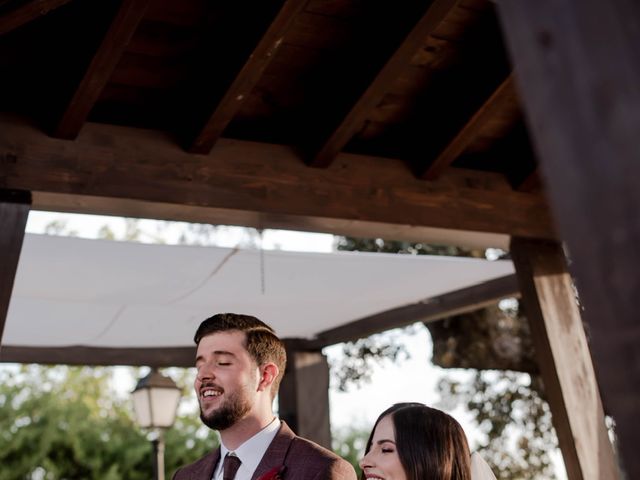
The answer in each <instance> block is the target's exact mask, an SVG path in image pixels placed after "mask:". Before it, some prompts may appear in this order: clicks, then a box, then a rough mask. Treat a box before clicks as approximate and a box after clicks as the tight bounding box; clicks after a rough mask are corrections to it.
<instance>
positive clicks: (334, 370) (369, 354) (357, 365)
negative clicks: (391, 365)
mask: <svg viewBox="0 0 640 480" xmlns="http://www.w3.org/2000/svg"><path fill="white" fill-rule="evenodd" d="M408 357H409V352H408V351H407V349H406V348H405V346H404V345H402V344H400V343H398V342H397V340H396V338H395V337H394V336H393V335H391V334H389V333H386V334H381V335H372V336H370V337H368V338H363V339H360V340H357V341H355V342H347V343H345V344H343V346H342V359H341V361H340V362H339V363H336V364H332V365H331V374H332V375H333V377H334V378H335V379H336V381H337V386H338V390H340V391H341V392H346V391H348V390H349V388H350V387H354V386H355V387H357V386H359V385H361V384H362V383H364V382H369V381H371V373H372V370H373V365H374V364H383V363H385V362H396V361H402V360H404V359H406V358H408Z"/></svg>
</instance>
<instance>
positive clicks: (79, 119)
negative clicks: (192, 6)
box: [53, 0, 150, 139]
mask: <svg viewBox="0 0 640 480" xmlns="http://www.w3.org/2000/svg"><path fill="white" fill-rule="evenodd" d="M149 1H150V0H123V1H122V4H121V6H120V8H119V10H118V12H117V13H116V16H115V18H114V19H113V21H112V23H111V25H110V26H109V29H108V30H107V33H106V35H105V37H104V39H103V40H102V43H101V44H100V47H99V48H98V50H97V52H96V53H95V55H94V56H93V58H92V59H91V62H90V64H89V66H88V68H87V70H86V71H85V72H84V75H83V76H82V79H81V80H80V82H79V84H78V87H77V88H76V89H75V91H74V93H73V95H72V97H71V100H70V101H69V103H68V104H67V105H66V108H65V110H64V113H63V114H62V116H61V118H60V121H59V122H58V124H57V126H56V127H55V129H54V132H53V134H54V136H56V137H59V138H69V139H73V138H76V136H77V135H78V133H79V132H80V129H81V128H82V125H83V124H84V122H85V120H86V119H87V117H88V116H89V112H90V111H91V109H92V108H93V106H94V104H95V102H96V100H97V99H98V97H99V96H100V93H101V92H102V90H103V89H104V87H105V85H106V84H107V82H108V81H109V78H110V77H111V74H112V73H113V71H114V69H115V67H116V65H117V63H118V61H119V60H120V58H121V57H122V54H123V52H124V50H125V48H126V46H127V44H128V43H129V40H130V39H131V37H132V36H133V33H134V32H135V30H136V28H137V27H138V24H139V23H140V20H141V19H142V16H143V15H144V13H145V11H146V9H147V6H148V5H149Z"/></svg>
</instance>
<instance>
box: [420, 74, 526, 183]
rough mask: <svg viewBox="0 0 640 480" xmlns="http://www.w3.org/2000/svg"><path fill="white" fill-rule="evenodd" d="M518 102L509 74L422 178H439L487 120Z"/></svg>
mask: <svg viewBox="0 0 640 480" xmlns="http://www.w3.org/2000/svg"><path fill="white" fill-rule="evenodd" d="M516 102H517V100H516V92H515V88H514V85H513V78H512V76H511V75H509V76H508V77H507V78H506V79H505V81H504V82H502V83H501V84H500V86H499V87H498V88H497V89H496V91H495V92H494V93H493V94H492V95H491V97H489V99H488V100H487V101H486V102H485V103H484V104H483V105H482V106H481V107H480V109H479V110H478V111H477V112H476V113H475V114H474V115H473V116H472V117H471V118H470V119H469V121H468V122H467V123H466V124H465V125H464V127H462V129H461V130H460V131H459V132H458V134H457V135H456V136H455V137H454V138H453V139H452V140H451V142H450V143H449V144H448V145H447V146H446V147H445V148H444V149H443V150H442V152H440V154H439V155H438V156H437V157H436V158H435V160H434V161H433V162H432V163H431V164H430V165H429V167H428V168H427V169H426V170H425V171H424V173H423V174H422V178H424V179H425V180H434V179H436V178H438V176H439V175H440V174H441V173H442V172H443V171H444V169H445V168H447V167H449V166H450V165H451V164H452V163H453V162H454V160H455V159H456V158H458V157H459V156H460V155H461V154H462V153H463V152H464V151H465V149H466V148H467V147H468V146H469V145H470V144H471V143H472V142H473V141H474V140H475V139H476V138H477V136H478V134H479V133H480V132H481V131H482V129H483V128H484V126H485V125H486V124H487V122H490V121H491V120H492V119H493V118H494V117H495V116H497V115H499V114H500V113H501V112H502V111H503V110H504V109H506V108H511V106H512V105H513V104H514V103H516Z"/></svg>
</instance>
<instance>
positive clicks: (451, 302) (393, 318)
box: [312, 275, 520, 348]
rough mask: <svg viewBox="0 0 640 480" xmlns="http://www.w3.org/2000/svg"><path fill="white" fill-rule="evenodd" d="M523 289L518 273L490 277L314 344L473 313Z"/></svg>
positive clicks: (324, 334)
mask: <svg viewBox="0 0 640 480" xmlns="http://www.w3.org/2000/svg"><path fill="white" fill-rule="evenodd" d="M518 296H520V292H519V289H518V283H517V280H516V277H515V275H509V276H506V277H502V278H498V279H495V280H490V281H488V282H484V283H480V284H478V285H474V286H472V287H468V288H464V289H462V290H458V291H455V292H450V293H446V294H444V295H441V296H439V297H435V298H429V299H427V300H424V301H422V302H418V303H414V304H411V305H405V306H402V307H398V308H393V309H391V310H387V311H384V312H380V313H377V314H375V315H371V316H369V317H365V318H361V319H358V320H355V321H353V322H351V323H348V324H346V325H342V326H340V327H337V328H332V329H331V330H326V331H324V332H320V333H319V334H318V335H317V336H316V339H314V340H312V343H313V344H314V345H315V346H316V347H317V348H324V347H326V346H329V345H333V344H336V343H341V342H352V341H355V340H358V339H360V338H365V337H368V336H369V335H373V334H374V333H381V332H385V331H387V330H391V329H392V328H400V327H406V326H408V325H411V324H412V323H416V322H430V321H434V320H439V319H441V318H445V317H448V316H452V315H459V314H461V313H466V312H472V311H474V310H478V309H480V308H483V307H486V306H487V305H491V304H494V303H496V302H497V301H498V300H501V299H503V298H506V297H518Z"/></svg>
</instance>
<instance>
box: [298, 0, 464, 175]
mask: <svg viewBox="0 0 640 480" xmlns="http://www.w3.org/2000/svg"><path fill="white" fill-rule="evenodd" d="M458 3H460V1H459V0H435V1H434V2H432V3H431V5H430V6H429V8H428V9H427V11H426V12H425V14H424V15H423V16H422V18H420V19H419V20H418V23H416V25H415V26H414V27H413V29H412V30H411V32H410V33H409V35H408V36H407V38H406V39H405V40H404V41H403V42H402V44H401V45H400V47H399V48H398V49H397V50H396V51H395V53H394V54H393V55H392V56H391V58H389V60H388V61H387V63H386V64H385V65H384V67H383V68H382V70H380V72H379V73H378V75H377V76H376V77H375V79H374V80H373V81H372V82H371V84H370V85H369V86H368V87H367V89H366V90H365V91H364V93H363V94H362V95H361V96H360V98H358V100H357V101H356V103H355V104H354V105H353V107H352V108H351V109H350V110H349V112H348V113H347V114H346V116H345V117H344V118H343V119H342V121H341V122H340V124H339V125H338V127H337V128H336V129H335V130H334V131H333V133H331V135H330V136H329V138H328V139H327V140H326V142H325V143H324V145H322V147H321V148H320V150H319V151H318V152H317V153H316V154H315V156H314V157H313V159H312V160H311V161H310V162H309V165H311V166H314V167H327V166H328V165H330V164H331V162H333V160H334V159H335V157H336V156H337V155H338V153H339V152H340V151H341V150H342V148H343V147H344V146H345V145H346V144H347V142H348V141H349V140H350V139H351V137H353V135H354V134H355V133H356V132H357V131H358V130H359V129H360V128H361V127H362V124H363V122H364V121H365V119H366V116H367V114H368V113H369V112H370V111H371V110H372V109H373V108H375V107H376V106H377V105H378V104H379V103H380V101H381V100H382V98H383V97H384V95H385V94H386V93H387V92H388V91H389V89H390V88H391V86H392V84H393V82H394V81H395V80H396V79H397V78H398V75H399V74H400V72H401V71H402V69H403V68H406V67H407V65H409V62H410V61H411V58H412V57H413V55H415V53H416V51H417V50H418V48H419V47H420V46H421V45H422V44H423V43H424V41H425V38H426V37H428V36H429V35H431V34H432V33H433V32H434V31H435V29H436V28H437V27H438V25H439V24H440V23H441V22H442V20H443V19H444V18H445V17H446V16H447V15H448V14H449V13H450V12H451V11H452V10H453V9H454V8H456V6H457V5H458Z"/></svg>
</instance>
